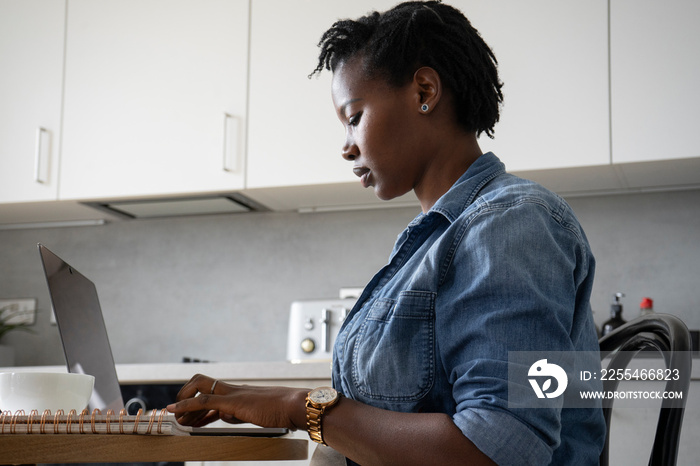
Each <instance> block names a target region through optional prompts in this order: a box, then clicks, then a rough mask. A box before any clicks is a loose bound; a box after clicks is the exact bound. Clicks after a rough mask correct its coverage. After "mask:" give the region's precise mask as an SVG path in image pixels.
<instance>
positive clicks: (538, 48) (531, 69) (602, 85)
mask: <svg viewBox="0 0 700 466" xmlns="http://www.w3.org/2000/svg"><path fill="white" fill-rule="evenodd" d="M452 4H453V5H454V6H456V7H458V8H460V9H461V10H462V11H463V12H464V13H465V14H466V16H467V17H468V18H469V19H470V21H471V22H472V25H473V26H474V27H475V28H476V29H478V30H479V32H480V33H481V35H482V37H483V38H484V40H485V41H486V43H487V44H489V46H490V47H491V49H492V50H493V51H494V53H495V55H496V59H497V60H498V64H499V66H498V70H499V74H500V77H501V81H503V83H504V85H503V89H502V91H503V96H504V98H503V107H502V109H501V119H500V121H499V123H498V124H497V125H496V127H495V133H494V137H495V139H493V140H491V139H489V138H488V137H486V136H483V135H482V137H481V138H480V140H479V143H480V145H481V149H482V150H483V151H484V152H486V151H493V152H494V153H495V154H496V155H497V156H498V157H499V158H500V159H501V160H503V162H504V163H505V164H506V168H507V169H508V170H509V171H519V170H540V169H550V168H567V167H576V166H591V165H604V164H609V163H610V136H609V134H610V118H609V106H608V102H609V98H608V25H607V0H565V1H562V0H529V1H526V2H523V1H520V0H504V1H493V0H454V1H453V2H452Z"/></svg>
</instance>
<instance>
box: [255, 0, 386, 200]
mask: <svg viewBox="0 0 700 466" xmlns="http://www.w3.org/2000/svg"><path fill="white" fill-rule="evenodd" d="M395 4H396V1H394V0H359V1H355V2H329V1H327V0H306V1H289V0H253V2H252V11H251V43H250V113H249V115H250V123H249V133H248V180H247V187H249V188H261V187H276V186H301V185H319V184H325V183H343V182H353V183H357V182H358V181H357V177H356V176H355V175H354V174H353V173H352V164H350V163H348V162H347V161H345V160H343V158H342V157H341V155H340V153H341V148H342V146H343V143H344V141H345V135H344V129H343V126H342V124H341V123H340V121H339V120H338V118H337V116H336V114H335V110H334V108H333V102H332V101H331V84H330V82H331V75H330V73H329V72H327V71H324V72H323V73H321V74H320V75H318V76H316V77H313V78H311V79H309V78H308V75H309V74H310V73H311V71H313V70H314V68H316V64H317V61H318V53H319V49H318V47H316V44H318V41H319V39H320V38H321V35H322V34H323V33H324V31H326V30H327V29H328V28H329V27H330V26H331V25H332V24H333V23H334V22H335V21H337V20H338V19H345V18H356V17H358V16H361V15H364V14H365V13H367V12H368V11H371V10H375V9H379V10H384V9H387V8H390V7H391V6H393V5H395Z"/></svg>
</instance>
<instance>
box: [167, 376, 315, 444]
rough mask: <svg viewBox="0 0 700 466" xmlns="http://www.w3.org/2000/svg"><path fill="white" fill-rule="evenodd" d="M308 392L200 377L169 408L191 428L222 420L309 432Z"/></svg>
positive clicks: (193, 378)
mask: <svg viewBox="0 0 700 466" xmlns="http://www.w3.org/2000/svg"><path fill="white" fill-rule="evenodd" d="M215 382H216V383H215ZM212 389H213V391H212ZM308 392H309V390H307V389H300V388H288V387H255V386H249V385H232V384H227V383H224V382H221V381H216V379H213V378H211V377H207V376H205V375H201V374H197V375H195V376H194V377H192V379H190V381H189V382H187V383H186V384H185V385H184V386H183V387H182V389H180V392H179V393H178V394H177V403H173V404H171V405H168V406H167V407H166V409H167V410H168V411H170V412H171V413H173V414H175V419H176V420H177V421H178V422H179V423H180V424H182V425H188V426H204V425H207V424H209V423H211V422H213V421H216V420H218V419H221V420H223V421H226V422H229V423H233V424H236V423H241V422H249V423H252V424H255V425H258V426H261V427H286V428H288V429H292V430H296V429H305V428H306V403H305V400H306V395H307V394H308Z"/></svg>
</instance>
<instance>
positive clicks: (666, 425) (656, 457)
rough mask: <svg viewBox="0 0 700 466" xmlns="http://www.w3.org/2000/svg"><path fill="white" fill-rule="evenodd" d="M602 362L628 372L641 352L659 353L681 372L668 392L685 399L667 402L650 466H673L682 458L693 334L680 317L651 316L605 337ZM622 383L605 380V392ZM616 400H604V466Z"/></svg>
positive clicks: (601, 344)
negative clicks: (681, 444) (607, 361)
mask: <svg viewBox="0 0 700 466" xmlns="http://www.w3.org/2000/svg"><path fill="white" fill-rule="evenodd" d="M599 343H600V351H601V358H606V357H608V356H610V357H611V360H610V364H609V365H608V369H614V370H617V369H624V368H626V367H627V364H628V363H629V362H630V360H631V359H632V357H634V355H635V354H637V353H638V352H639V351H642V350H647V349H653V348H655V349H657V350H659V351H661V352H662V354H663V356H664V359H665V363H666V367H667V368H668V369H671V370H675V369H677V370H678V374H679V375H680V377H679V378H678V379H677V380H668V381H667V382H666V391H667V392H671V391H674V392H679V391H680V392H683V395H684V396H683V398H682V399H664V400H663V401H662V404H661V412H660V413H659V421H658V423H657V426H656V435H655V437H654V445H653V447H652V451H651V458H650V459H649V465H650V466H673V465H675V464H676V460H677V458H678V444H679V442H680V436H681V425H682V423H683V414H684V412H685V403H686V395H687V393H688V387H689V385H690V373H691V368H692V353H691V351H692V346H691V339H690V332H689V331H688V328H687V327H686V325H685V324H684V323H683V322H682V321H681V320H680V319H679V318H677V317H675V316H672V315H669V314H651V315H646V316H642V317H638V318H637V319H634V320H631V321H629V322H627V323H626V324H624V325H623V326H621V327H618V328H616V329H615V330H613V331H612V332H610V333H608V334H607V335H605V336H604V337H602V338H601V339H600V341H599ZM618 384H619V380H605V381H604V382H603V390H604V391H605V392H609V391H615V390H617V386H618ZM612 404H613V400H612V399H605V400H603V412H604V415H605V423H606V425H607V431H608V435H607V437H606V439H605V447H604V449H603V452H602V453H601V455H600V465H601V466H608V465H609V462H608V455H609V446H610V418H611V414H612V408H613V406H612Z"/></svg>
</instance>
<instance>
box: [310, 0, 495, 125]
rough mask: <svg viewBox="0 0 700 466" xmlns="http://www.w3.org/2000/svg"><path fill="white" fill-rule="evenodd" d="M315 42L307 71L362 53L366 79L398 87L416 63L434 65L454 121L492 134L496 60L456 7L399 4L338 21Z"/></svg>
mask: <svg viewBox="0 0 700 466" xmlns="http://www.w3.org/2000/svg"><path fill="white" fill-rule="evenodd" d="M318 46H319V47H320V49H321V51H320V54H319V58H318V65H317V67H316V69H315V70H314V71H313V72H312V73H311V75H314V74H316V73H319V72H321V71H323V69H327V70H331V71H334V70H335V68H336V67H337V66H338V64H339V63H341V62H345V61H347V60H349V59H350V58H353V57H355V56H361V57H362V59H363V65H364V70H365V73H366V74H367V76H368V77H369V78H376V77H381V78H384V79H386V80H387V82H388V83H389V84H391V85H393V86H396V87H400V86H403V85H405V84H407V83H408V82H409V81H410V80H411V79H412V78H413V75H414V73H415V71H416V70H417V69H418V68H420V67H423V66H428V67H431V68H433V69H434V70H435V71H436V72H437V73H438V74H439V75H440V79H441V80H442V82H443V84H444V85H445V87H446V88H447V89H449V90H450V91H451V92H452V93H453V95H454V99H455V109H456V112H457V121H458V122H459V124H460V125H461V126H462V127H464V128H465V129H466V130H468V131H470V132H476V134H477V136H479V135H480V134H481V133H482V132H485V133H486V134H487V135H488V136H489V137H491V138H493V127H494V126H495V124H496V123H497V122H498V119H499V111H500V105H501V103H502V102H503V94H502V93H501V87H502V86H503V83H502V82H500V80H499V78H498V70H497V68H498V62H497V60H496V56H495V55H494V54H493V51H492V50H491V49H490V48H489V46H488V45H486V43H485V42H484V40H483V39H482V38H481V35H480V34H479V32H478V31H477V30H476V29H474V28H473V27H472V25H471V23H470V22H469V20H468V19H467V18H466V17H465V16H464V15H463V14H462V13H461V12H460V11H459V10H457V9H456V8H454V7H451V6H449V5H445V4H443V3H441V2H440V1H426V2H419V1H412V2H405V3H401V4H399V5H397V6H395V7H394V8H392V9H391V10H388V11H386V12H384V13H378V12H376V11H375V12H372V13H369V14H367V15H366V16H363V17H361V18H358V19H357V20H350V19H346V20H341V21H337V22H336V23H334V24H333V26H331V28H330V29H328V30H327V31H326V32H325V33H324V34H323V36H322V37H321V40H320V42H319V44H318ZM311 75H310V76H311Z"/></svg>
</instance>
